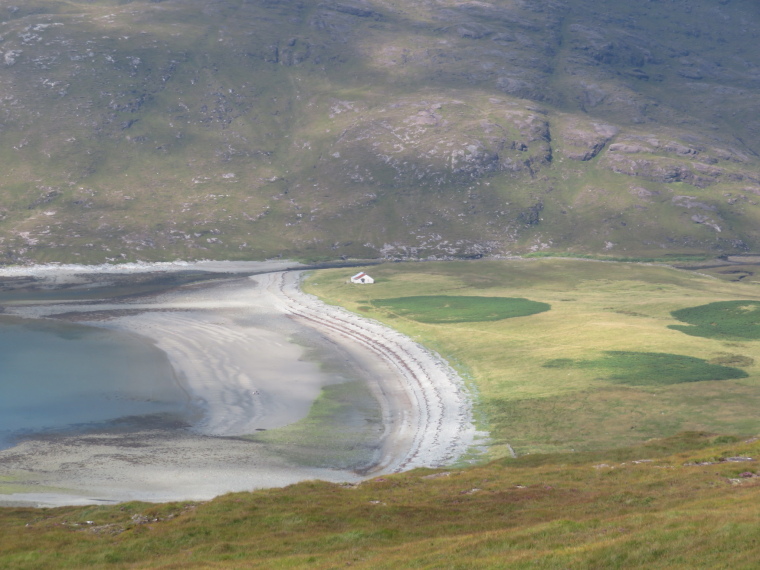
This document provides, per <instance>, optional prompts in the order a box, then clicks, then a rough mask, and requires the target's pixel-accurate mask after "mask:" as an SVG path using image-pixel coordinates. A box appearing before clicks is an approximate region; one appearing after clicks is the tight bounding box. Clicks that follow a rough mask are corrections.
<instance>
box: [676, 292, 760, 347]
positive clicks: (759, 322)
mask: <svg viewBox="0 0 760 570" xmlns="http://www.w3.org/2000/svg"><path fill="white" fill-rule="evenodd" d="M673 316H674V317H675V318H676V319H678V320H679V321H682V322H685V323H688V324H689V325H691V326H684V325H670V327H669V328H671V329H673V330H677V331H681V332H683V333H686V334H689V335H693V336H702V337H706V338H717V339H727V340H760V302H758V301H720V302H717V303H709V304H707V305H700V306H699V307H688V308H686V309H679V310H678V311H673Z"/></svg>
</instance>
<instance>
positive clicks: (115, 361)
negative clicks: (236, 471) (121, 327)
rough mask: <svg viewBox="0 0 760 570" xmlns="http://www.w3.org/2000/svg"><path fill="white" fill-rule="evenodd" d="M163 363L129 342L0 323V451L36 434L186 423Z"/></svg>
mask: <svg viewBox="0 0 760 570" xmlns="http://www.w3.org/2000/svg"><path fill="white" fill-rule="evenodd" d="M193 412H194V410H193V408H192V406H191V404H190V398H189V397H188V395H187V394H186V393H185V392H184V390H183V389H182V387H181V386H180V384H179V383H178V382H177V381H176V378H175V376H174V371H173V369H172V367H171V365H170V364H169V361H168V359H167V358H166V355H165V354H164V353H163V352H161V351H160V350H158V349H157V348H156V347H155V346H154V345H152V344H151V343H150V342H149V341H147V340H145V339H142V338H140V337H138V336H135V335H130V334H128V333H123V332H119V331H112V330H107V329H100V328H97V327H87V326H82V325H76V324H70V323H58V322H51V321H38V320H28V319H18V318H11V317H0V449H3V448H7V447H9V446H11V445H12V444H13V442H14V440H16V439H17V438H18V437H19V436H24V435H30V434H34V433H38V432H48V431H58V430H71V429H75V430H77V429H79V430H81V429H92V428H93V427H95V428H97V427H108V426H109V425H113V423H114V422H115V421H124V420H125V419H127V418H130V419H132V420H134V421H132V423H136V424H139V418H140V417H146V418H147V417H148V416H150V417H151V418H152V421H153V422H154V423H155V421H156V420H158V421H159V422H160V421H161V420H162V418H163V419H167V420H168V418H171V419H172V421H173V422H176V421H180V422H181V421H182V420H183V418H186V419H188V421H189V418H190V417H191V416H192V415H193Z"/></svg>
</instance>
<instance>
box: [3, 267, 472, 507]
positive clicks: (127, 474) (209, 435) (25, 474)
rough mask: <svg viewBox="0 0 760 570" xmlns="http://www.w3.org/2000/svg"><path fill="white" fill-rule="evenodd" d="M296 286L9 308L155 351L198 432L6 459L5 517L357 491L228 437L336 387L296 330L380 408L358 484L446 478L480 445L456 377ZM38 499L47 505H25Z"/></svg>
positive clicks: (241, 284)
mask: <svg viewBox="0 0 760 570" xmlns="http://www.w3.org/2000/svg"><path fill="white" fill-rule="evenodd" d="M223 267H224V269H223V270H221V271H222V272H224V273H227V274H229V273H233V271H230V265H225V264H223ZM238 267H239V268H240V269H239V271H240V272H246V269H248V270H249V271H250V268H246V266H245V264H242V265H240V264H238ZM281 268H283V266H282V265H280V266H279V267H273V268H272V269H281ZM257 269H258V270H262V269H266V266H257ZM52 275H55V279H58V280H61V279H67V277H66V276H65V275H64V274H62V273H60V272H59V273H53V274H52ZM69 279H70V278H69ZM299 279H300V272H298V271H295V272H282V271H276V272H273V273H262V274H259V275H253V276H251V277H243V278H240V279H234V280H228V281H223V282H221V283H207V284H203V285H194V286H189V287H184V288H180V289H176V290H174V291H170V292H167V293H164V294H159V295H155V296H152V297H150V298H147V299H146V298H136V299H132V300H127V301H121V302H110V301H105V302H87V303H65V304H61V303H51V304H40V303H34V304H28V305H16V306H8V307H6V312H8V313H11V314H16V315H19V316H25V317H38V318H39V317H55V316H61V315H64V316H66V318H69V319H75V320H77V321H79V322H84V323H89V324H93V325H96V326H103V327H113V328H118V329H120V330H125V331H129V332H132V333H135V334H139V335H142V336H145V337H148V338H150V339H152V340H153V341H154V342H155V343H156V345H157V346H158V347H159V348H160V349H162V350H163V351H165V352H166V354H167V355H168V357H169V359H170V361H171V362H172V365H173V367H174V368H175V371H176V372H177V374H178V375H179V377H180V379H181V381H182V383H183V384H184V385H185V386H186V387H187V390H188V393H189V394H190V395H191V397H192V398H193V399H194V400H195V401H196V403H197V404H198V405H199V406H200V407H201V408H202V409H203V410H204V419H203V421H201V422H200V423H198V424H197V425H195V426H194V427H193V428H192V429H191V430H189V431H188V430H185V431H172V432H167V431H166V430H144V431H137V432H135V431H131V432H129V433H99V434H97V433H96V434H90V435H71V436H65V435H60V436H55V437H41V438H37V439H31V440H29V441H26V442H24V443H22V444H21V445H18V446H16V447H14V448H12V449H9V450H5V451H2V452H0V481H1V480H2V479H6V480H7V478H10V483H11V484H15V485H19V486H21V487H23V490H24V493H7V494H5V495H0V505H3V504H33V505H55V504H77V503H81V502H82V501H85V502H91V503H102V502H110V501H114V502H118V501H125V500H135V499H139V500H146V501H155V502H162V501H170V500H184V499H188V500H205V499H210V498H212V497H214V496H216V495H219V494H222V493H225V492H229V491H243V490H251V489H255V488H263V487H273V486H283V485H287V484H290V483H294V482H297V481H300V480H306V479H322V480H327V481H356V480H359V479H361V478H362V477H363V476H366V473H365V475H363V476H360V475H358V474H356V473H354V472H351V471H346V470H331V469H319V468H310V467H307V466H303V465H294V464H292V463H289V462H288V461H286V460H285V459H284V458H282V457H278V456H275V455H274V454H272V453H271V452H269V451H268V450H267V448H266V446H265V445H262V444H259V443H255V442H251V441H247V440H242V439H239V438H235V437H234V436H240V435H244V434H250V433H253V432H254V431H255V430H259V429H272V428H276V427H279V426H283V425H287V424H289V423H292V422H294V421H297V420H298V419H300V418H302V417H304V416H305V415H306V414H307V413H308V410H309V408H310V406H311V404H312V402H313V400H314V399H315V398H316V397H317V395H318V394H319V392H320V390H321V388H322V387H323V386H325V385H327V384H329V383H331V382H335V381H336V380H335V379H334V378H330V377H329V374H327V373H325V372H324V371H321V370H320V367H319V363H318V362H313V361H309V360H308V359H306V358H304V354H305V353H304V348H303V347H301V346H299V345H297V344H294V343H293V342H291V340H292V336H293V334H294V331H296V330H301V331H305V332H308V333H309V334H313V335H319V336H321V337H322V338H325V339H327V340H328V341H329V342H331V343H334V344H335V346H336V348H339V349H340V350H341V354H342V355H343V356H346V357H347V358H349V359H351V360H352V364H353V366H354V368H355V369H356V370H359V371H360V374H361V377H362V379H363V380H364V381H366V382H367V383H368V385H369V386H370V388H371V390H372V392H373V394H374V395H375V397H376V398H377V400H378V402H379V404H380V407H381V409H382V417H383V427H384V430H383V434H382V436H381V439H380V441H379V442H378V453H377V454H376V458H375V461H374V464H373V465H371V466H369V467H367V468H366V470H365V471H366V472H368V473H371V474H374V475H376V474H378V473H387V472H392V471H399V470H403V469H409V468H412V467H418V466H439V465H445V464H447V463H450V462H451V461H453V460H455V459H456V458H457V457H458V456H459V455H461V454H462V453H463V452H464V451H466V449H467V448H468V447H469V446H470V445H471V444H472V440H473V437H474V435H475V431H474V428H473V426H472V423H471V418H470V403H469V398H468V395H467V393H466V391H465V390H464V387H463V385H462V383H461V380H460V379H459V378H458V377H457V376H456V374H455V373H454V372H453V370H451V369H450V368H449V367H448V366H447V365H446V363H445V362H443V361H442V360H441V359H440V358H439V357H437V356H436V355H435V354H433V353H430V352H429V351H426V350H425V349H424V348H422V347H420V346H419V345H417V344H416V343H414V342H413V341H411V339H409V338H407V337H404V336H403V335H400V334H398V333H396V332H395V331H392V330H391V329H388V328H387V327H384V326H382V325H380V324H379V323H375V322H371V321H368V320H367V319H363V318H361V317H359V316H356V315H353V314H351V313H348V312H347V311H344V310H342V309H339V308H335V307H330V306H327V305H324V304H323V303H321V302H319V301H318V300H317V299H316V298H314V297H312V296H310V295H306V294H304V293H302V292H301V291H300V289H299V288H298V281H299ZM21 487H19V488H21ZM36 487H39V488H40V490H41V491H43V492H42V493H30V492H29V491H32V490H33V489H35V488H36ZM2 488H3V487H0V489H2ZM13 488H14V487H8V486H7V485H6V487H5V489H6V490H8V489H13Z"/></svg>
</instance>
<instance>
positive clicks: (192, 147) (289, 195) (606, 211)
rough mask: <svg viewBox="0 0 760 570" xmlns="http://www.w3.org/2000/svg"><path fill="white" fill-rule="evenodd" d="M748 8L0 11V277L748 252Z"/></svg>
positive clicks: (751, 200) (59, 3) (752, 212)
mask: <svg viewBox="0 0 760 570" xmlns="http://www.w3.org/2000/svg"><path fill="white" fill-rule="evenodd" d="M759 33H760V13H758V7H757V5H756V3H753V2H751V1H750V0H720V1H719V2H717V3H716V2H708V1H705V0H703V1H699V2H687V1H685V0H684V1H680V0H677V1H671V2H664V1H652V2H646V3H641V2H639V3H629V2H622V1H617V0H616V1H612V0H611V1H608V2H605V3H599V2H592V1H590V0H531V1H529V2H528V1H521V0H497V1H494V2H491V3H489V2H480V1H458V0H427V1H424V2H410V1H409V0H341V1H332V0H326V1H319V2H318V1H315V0H301V1H289V0H288V1H284V0H283V1H278V0H259V1H251V0H248V1H246V0H215V1H208V0H151V1H148V0H119V1H115V0H88V1H84V0H82V1H73V0H71V1H66V0H29V1H26V2H23V3H12V2H9V1H5V0H3V1H2V2H0V52H2V57H0V78H2V82H1V83H0V85H1V87H0V95H1V96H0V124H1V125H2V128H1V129H0V161H1V162H2V164H3V168H2V171H1V173H0V185H1V188H2V190H1V191H2V198H1V199H0V218H2V219H1V220H0V261H5V262H21V261H63V260H66V261H81V262H101V261H106V260H111V261H113V260H120V259H145V260H149V259H174V258H177V257H181V258H247V259H250V258H265V257H271V256H275V255H284V256H290V257H307V258H325V257H329V258H336V257H339V256H348V257H360V258H373V257H385V258H389V259H394V258H403V257H430V256H435V257H438V258H444V257H478V256H481V255H499V254H509V253H525V252H529V251H542V250H556V251H560V250H562V251H574V252H586V253H600V252H608V253H611V254H613V255H616V256H623V257H625V256H640V255H653V254H657V255H661V254H662V252H668V253H679V254H684V253H703V252H708V253H711V254H724V253H736V252H744V251H748V250H756V249H758V246H759V245H760V244H759V240H760V234H759V233H758V230H757V228H758V227H760V224H758V221H760V208H759V207H758V202H760V174H758V166H760V157H758V154H757V153H758V152H760V123H759V122H758V119H757V117H756V115H755V113H754V105H753V104H752V103H753V102H754V101H755V100H756V98H757V96H758V89H759V88H760V52H759V51H758V50H757V48H756V47H755V44H756V39H757V37H758V34H759Z"/></svg>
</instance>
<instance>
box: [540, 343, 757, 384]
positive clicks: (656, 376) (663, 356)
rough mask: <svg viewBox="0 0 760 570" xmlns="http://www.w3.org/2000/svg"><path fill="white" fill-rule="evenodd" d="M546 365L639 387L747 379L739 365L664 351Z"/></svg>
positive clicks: (619, 353)
mask: <svg viewBox="0 0 760 570" xmlns="http://www.w3.org/2000/svg"><path fill="white" fill-rule="evenodd" d="M544 367H546V368H590V369H598V370H599V371H600V372H601V373H602V374H603V377H604V379H605V380H609V381H611V382H615V383H618V384H631V385H635V386H664V385H668V384H681V383H683V382H701V381H709V380H713V381H714V380H732V379H736V378H747V376H748V374H747V373H746V372H744V370H740V369H739V368H733V367H731V366H723V365H721V364H711V363H709V362H708V361H706V360H703V359H701V358H694V357H693V356H683V355H680V354H668V353H662V352H627V351H622V350H610V351H607V352H606V353H605V356H603V357H602V358H600V359H597V360H572V359H570V358H555V359H553V360H548V361H547V362H546V363H544Z"/></svg>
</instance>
